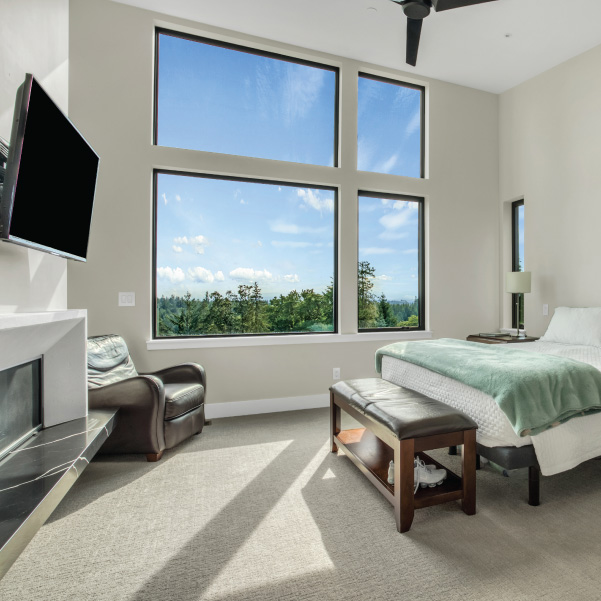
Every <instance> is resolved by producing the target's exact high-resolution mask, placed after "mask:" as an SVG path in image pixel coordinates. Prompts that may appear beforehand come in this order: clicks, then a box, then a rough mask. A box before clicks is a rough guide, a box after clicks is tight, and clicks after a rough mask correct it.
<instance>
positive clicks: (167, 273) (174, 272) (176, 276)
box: [157, 267, 186, 284]
mask: <svg viewBox="0 0 601 601" xmlns="http://www.w3.org/2000/svg"><path fill="white" fill-rule="evenodd" d="M157 275H158V276H159V277H160V278H161V279H164V280H169V281H170V282H171V283H172V284H174V283H176V282H183V281H184V280H185V279H186V274H185V273H184V272H183V270H182V268H181V267H176V268H175V269H173V267H159V268H158V269H157Z"/></svg>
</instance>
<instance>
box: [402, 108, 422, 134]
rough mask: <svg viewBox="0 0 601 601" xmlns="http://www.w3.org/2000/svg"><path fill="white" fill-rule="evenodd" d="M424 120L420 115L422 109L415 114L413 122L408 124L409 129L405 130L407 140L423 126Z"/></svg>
mask: <svg viewBox="0 0 601 601" xmlns="http://www.w3.org/2000/svg"><path fill="white" fill-rule="evenodd" d="M421 122H422V118H421V114H420V109H417V110H416V111H415V113H413V115H412V116H411V120H410V121H409V123H407V127H406V128H405V138H408V137H409V136H411V135H412V134H414V133H415V132H416V131H417V130H418V129H419V128H420V125H421Z"/></svg>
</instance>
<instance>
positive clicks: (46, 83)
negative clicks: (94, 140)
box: [0, 0, 69, 313]
mask: <svg viewBox="0 0 601 601" xmlns="http://www.w3.org/2000/svg"><path fill="white" fill-rule="evenodd" d="M25 73H33V75H34V76H35V77H36V78H37V79H38V81H39V82H40V83H41V84H42V86H43V87H44V89H45V90H46V91H47V92H48V93H49V94H50V95H51V96H52V98H53V99H54V100H55V102H56V103H57V104H58V105H59V106H60V107H61V108H62V109H63V111H65V112H67V108H68V94H69V88H68V79H69V0H2V11H1V17H0V136H1V137H3V138H4V139H5V140H7V141H10V133H11V127H12V121H13V112H14V106H15V94H16V92H17V88H18V87H19V86H20V85H21V84H22V83H23V80H24V79H25ZM59 188H60V187H59V186H57V187H56V191H57V194H58V193H60V189H59ZM49 200H50V199H49ZM66 308H67V261H66V259H60V258H58V257H55V256H52V255H49V254H46V253H41V252H38V251H34V250H27V249H25V248H21V247H18V246H15V245H13V244H6V243H1V244H0V313H13V312H17V311H18V312H22V311H47V310H60V309H66Z"/></svg>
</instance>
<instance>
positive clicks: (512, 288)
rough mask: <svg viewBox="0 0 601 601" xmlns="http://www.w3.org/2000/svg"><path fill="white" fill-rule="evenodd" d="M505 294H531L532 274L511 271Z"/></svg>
mask: <svg viewBox="0 0 601 601" xmlns="http://www.w3.org/2000/svg"><path fill="white" fill-rule="evenodd" d="M505 292H511V293H512V294H524V293H525V292H530V272H529V271H510V272H509V273H508V274H507V277H506V278H505Z"/></svg>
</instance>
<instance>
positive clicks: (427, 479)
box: [413, 457, 447, 493]
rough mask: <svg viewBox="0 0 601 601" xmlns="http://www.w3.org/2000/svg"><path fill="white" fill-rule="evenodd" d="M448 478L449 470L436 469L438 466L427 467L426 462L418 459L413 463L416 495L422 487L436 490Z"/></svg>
mask: <svg viewBox="0 0 601 601" xmlns="http://www.w3.org/2000/svg"><path fill="white" fill-rule="evenodd" d="M446 477H447V470H445V469H436V466H432V465H426V464H425V462H424V461H423V460H422V459H420V458H419V457H416V458H415V460H414V462H413V482H414V485H415V488H414V491H413V492H414V493H416V492H417V489H418V488H419V487H420V486H421V487H422V488H426V486H429V487H430V488H434V487H435V486H438V485H439V484H442V482H443V480H444V479H445V478H446Z"/></svg>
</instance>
